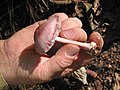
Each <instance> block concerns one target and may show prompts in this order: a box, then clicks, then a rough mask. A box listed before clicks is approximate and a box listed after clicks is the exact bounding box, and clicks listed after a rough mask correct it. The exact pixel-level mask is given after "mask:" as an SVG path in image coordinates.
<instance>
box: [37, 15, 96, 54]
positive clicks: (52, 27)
mask: <svg viewBox="0 0 120 90" xmlns="http://www.w3.org/2000/svg"><path fill="white" fill-rule="evenodd" d="M60 27H61V23H60V21H59V16H57V15H55V16H53V17H50V18H49V19H48V21H46V22H45V23H44V24H43V25H41V26H40V27H38V28H37V30H36V33H35V45H36V51H37V52H38V53H39V54H40V55H41V54H44V53H46V52H48V51H49V50H50V49H51V47H52V46H53V45H54V43H55V41H57V42H61V43H71V44H76V45H78V46H80V47H81V48H83V49H85V50H90V49H95V48H96V43H95V42H91V43H83V42H78V41H74V40H68V39H65V38H62V37H59V33H60V31H61V29H60Z"/></svg>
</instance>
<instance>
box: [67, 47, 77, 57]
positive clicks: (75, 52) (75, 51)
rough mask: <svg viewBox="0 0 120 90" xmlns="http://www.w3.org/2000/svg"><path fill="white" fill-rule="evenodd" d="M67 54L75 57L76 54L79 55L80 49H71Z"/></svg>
mask: <svg viewBox="0 0 120 90" xmlns="http://www.w3.org/2000/svg"><path fill="white" fill-rule="evenodd" d="M66 53H67V55H68V56H75V55H76V54H78V53H79V49H78V48H73V47H71V48H69V49H68V50H67V51H66Z"/></svg>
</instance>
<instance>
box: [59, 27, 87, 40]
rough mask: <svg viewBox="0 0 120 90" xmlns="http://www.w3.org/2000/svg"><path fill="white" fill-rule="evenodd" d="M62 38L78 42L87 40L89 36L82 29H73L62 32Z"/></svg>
mask: <svg viewBox="0 0 120 90" xmlns="http://www.w3.org/2000/svg"><path fill="white" fill-rule="evenodd" d="M60 36H61V37H63V38H66V39H71V40H77V41H86V40H87V34H86V32H85V31H84V30H83V29H82V28H72V29H68V30H63V31H61V33H60Z"/></svg>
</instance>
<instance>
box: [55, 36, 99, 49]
mask: <svg viewBox="0 0 120 90" xmlns="http://www.w3.org/2000/svg"><path fill="white" fill-rule="evenodd" d="M55 41H58V42H61V43H69V44H76V45H78V46H80V47H81V48H83V49H85V50H90V49H95V48H96V46H97V45H96V43H95V42H90V43H83V42H78V41H74V40H68V39H65V38H62V37H56V38H55Z"/></svg>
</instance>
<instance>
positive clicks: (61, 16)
mask: <svg viewBox="0 0 120 90" xmlns="http://www.w3.org/2000/svg"><path fill="white" fill-rule="evenodd" d="M54 16H58V17H59V21H60V22H63V21H64V20H65V19H67V18H68V16H67V15H66V14H65V13H55V14H53V15H51V16H50V17H49V18H51V17H54Z"/></svg>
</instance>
